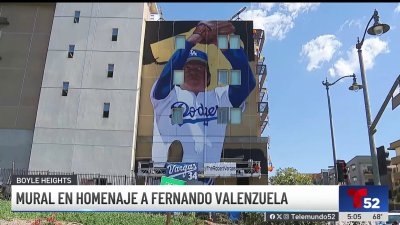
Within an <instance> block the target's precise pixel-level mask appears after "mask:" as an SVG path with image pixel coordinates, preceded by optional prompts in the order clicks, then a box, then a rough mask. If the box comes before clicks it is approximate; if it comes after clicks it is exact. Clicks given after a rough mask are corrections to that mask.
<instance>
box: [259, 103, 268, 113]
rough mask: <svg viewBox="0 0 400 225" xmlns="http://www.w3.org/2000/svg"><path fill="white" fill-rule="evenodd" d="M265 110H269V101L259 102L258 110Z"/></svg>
mask: <svg viewBox="0 0 400 225" xmlns="http://www.w3.org/2000/svg"><path fill="white" fill-rule="evenodd" d="M265 111H267V112H268V102H258V112H259V113H264V112H265Z"/></svg>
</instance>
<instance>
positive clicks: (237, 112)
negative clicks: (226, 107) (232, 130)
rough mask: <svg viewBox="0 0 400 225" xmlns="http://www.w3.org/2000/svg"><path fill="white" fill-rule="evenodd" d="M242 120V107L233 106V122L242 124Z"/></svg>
mask: <svg viewBox="0 0 400 225" xmlns="http://www.w3.org/2000/svg"><path fill="white" fill-rule="evenodd" d="M241 121H242V111H241V109H240V108H231V124H240V122H241Z"/></svg>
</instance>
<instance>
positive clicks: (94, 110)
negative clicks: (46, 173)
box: [29, 3, 146, 174]
mask: <svg viewBox="0 0 400 225" xmlns="http://www.w3.org/2000/svg"><path fill="white" fill-rule="evenodd" d="M144 4H146V3H57V6H56V10H55V16H54V23H53V28H52V33H51V37H50V43H49V50H48V53H47V61H46V67H45V70H44V77H43V83H42V88H41V97H40V101H39V107H38V116H37V119H36V124H35V133H34V137H33V145H32V156H31V162H30V166H29V167H30V169H39V170H41V169H46V170H47V169H48V170H53V171H73V172H77V173H102V174H129V173H130V170H131V164H132V157H133V156H132V155H133V150H134V145H133V143H135V142H136V141H135V135H134V129H135V115H136V114H137V108H138V101H137V95H138V89H139V84H138V80H139V79H140V68H139V65H141V58H142V57H141V51H140V48H141V43H142V42H143V37H142V32H141V30H142V26H143V24H144V19H143V8H144ZM75 10H79V11H80V12H81V13H80V20H79V23H73V17H74V12H75ZM112 28H118V40H117V41H111V34H112ZM69 45H75V52H74V57H73V58H68V57H67V54H68V46H69ZM108 64H114V65H115V67H114V76H113V78H107V69H108ZM64 81H68V82H69V91H68V96H62V95H61V91H62V85H63V82H64ZM105 102H109V103H110V114H109V118H103V104H104V103H105Z"/></svg>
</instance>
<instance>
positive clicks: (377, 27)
mask: <svg viewBox="0 0 400 225" xmlns="http://www.w3.org/2000/svg"><path fill="white" fill-rule="evenodd" d="M372 19H374V25H373V26H372V27H370V28H368V26H369V24H370V23H371V21H372ZM389 29H390V26H389V25H387V24H381V23H380V22H379V15H378V11H377V10H376V9H375V11H374V14H373V15H372V16H371V19H370V20H369V22H368V24H367V26H366V27H365V30H364V35H363V38H362V40H361V41H360V39H359V38H358V40H357V44H356V49H357V52H358V60H359V62H360V72H361V80H362V86H363V93H364V104H365V114H366V117H367V127H368V138H369V148H370V151H371V158H372V170H373V175H374V184H375V185H380V184H381V182H380V180H379V169H378V159H377V157H376V150H375V140H374V133H375V131H374V130H371V121H372V120H371V109H370V106H369V97H368V86H367V78H366V77H365V69H364V61H363V56H362V50H361V47H362V45H363V44H364V40H365V34H366V33H367V32H368V34H371V35H381V34H383V33H386V32H387V31H389Z"/></svg>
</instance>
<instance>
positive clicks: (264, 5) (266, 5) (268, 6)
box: [259, 2, 276, 12]
mask: <svg viewBox="0 0 400 225" xmlns="http://www.w3.org/2000/svg"><path fill="white" fill-rule="evenodd" d="M275 5H276V3H272V2H265V3H260V4H259V7H260V8H262V9H263V10H265V11H267V12H269V11H271V9H272V7H274V6H275Z"/></svg>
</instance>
